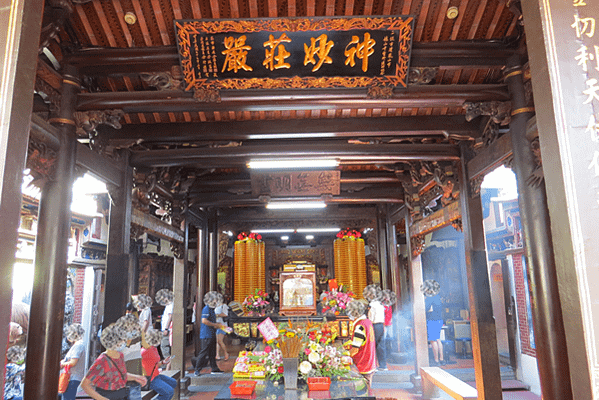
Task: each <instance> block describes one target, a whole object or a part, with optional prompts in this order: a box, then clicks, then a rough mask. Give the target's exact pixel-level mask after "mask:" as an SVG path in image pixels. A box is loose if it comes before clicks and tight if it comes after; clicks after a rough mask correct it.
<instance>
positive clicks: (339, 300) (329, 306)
mask: <svg viewBox="0 0 599 400" xmlns="http://www.w3.org/2000/svg"><path fill="white" fill-rule="evenodd" d="M355 297H356V295H355V294H354V293H353V292H352V291H351V290H347V288H346V287H345V286H343V285H340V286H339V288H337V289H331V290H330V291H328V292H322V295H321V299H320V301H321V303H322V312H323V314H333V315H339V314H341V313H343V312H344V311H345V308H346V307H347V303H349V302H350V301H351V300H352V299H353V298H355Z"/></svg>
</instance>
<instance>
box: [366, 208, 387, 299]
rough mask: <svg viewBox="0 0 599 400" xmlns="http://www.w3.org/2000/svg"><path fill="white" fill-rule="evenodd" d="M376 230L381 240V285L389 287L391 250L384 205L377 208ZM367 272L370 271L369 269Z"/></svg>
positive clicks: (379, 255) (379, 240)
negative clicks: (389, 249)
mask: <svg viewBox="0 0 599 400" xmlns="http://www.w3.org/2000/svg"><path fill="white" fill-rule="evenodd" d="M376 231H377V237H378V242H379V246H378V248H379V254H378V259H379V268H380V271H381V287H382V288H383V289H387V288H388V287H389V283H388V282H387V279H388V278H389V262H388V260H389V251H388V247H387V213H386V209H385V208H384V207H382V206H377V208H376ZM367 273H369V272H368V271H367Z"/></svg>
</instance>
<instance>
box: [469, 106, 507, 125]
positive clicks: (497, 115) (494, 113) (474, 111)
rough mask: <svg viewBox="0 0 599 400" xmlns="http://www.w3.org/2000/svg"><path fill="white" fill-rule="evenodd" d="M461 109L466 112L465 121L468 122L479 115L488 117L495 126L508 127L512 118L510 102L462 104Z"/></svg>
mask: <svg viewBox="0 0 599 400" xmlns="http://www.w3.org/2000/svg"><path fill="white" fill-rule="evenodd" d="M462 108H463V109H464V110H466V121H468V122H470V121H472V120H473V119H474V118H476V117H478V116H480V115H489V116H490V117H491V119H492V120H493V122H495V123H496V124H499V125H508V124H509V123H510V120H511V118H512V117H511V112H512V102H510V101H503V102H501V101H490V102H484V103H464V105H463V107H462Z"/></svg>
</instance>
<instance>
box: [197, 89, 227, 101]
mask: <svg viewBox="0 0 599 400" xmlns="http://www.w3.org/2000/svg"><path fill="white" fill-rule="evenodd" d="M193 98H194V99H196V101H198V102H201V103H220V102H221V98H220V91H219V90H216V89H194V90H193Z"/></svg>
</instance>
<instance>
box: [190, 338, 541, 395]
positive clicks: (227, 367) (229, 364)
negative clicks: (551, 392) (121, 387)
mask: <svg viewBox="0 0 599 400" xmlns="http://www.w3.org/2000/svg"><path fill="white" fill-rule="evenodd" d="M241 350H243V347H242V346H229V354H230V357H229V360H228V361H224V360H219V361H217V364H218V366H219V368H220V369H221V370H223V371H225V372H232V370H233V365H234V363H235V358H236V357H235V356H234V355H236V354H238V353H239V351H241ZM188 354H189V357H187V360H188V361H187V367H188V369H187V371H188V372H191V373H193V369H192V367H191V361H190V358H191V355H193V348H191V347H190V348H189V349H188ZM452 360H454V361H456V363H455V364H449V365H446V366H444V367H443V368H445V369H453V368H473V367H474V363H473V361H472V359H454V358H452ZM413 368H414V367H413V365H391V364H390V365H389V373H390V374H393V371H398V372H399V371H402V372H404V373H405V375H408V376H409V374H410V371H412V370H413ZM202 372H203V373H209V372H210V368H205V369H204V370H203V371H202ZM383 373H384V372H383ZM206 382H207V383H208V382H209V381H206ZM374 386H376V385H374ZM378 386H379V387H380V386H385V385H384V384H383V385H378ZM397 386H399V387H403V386H405V387H406V388H405V389H402V388H397V387H396V388H392V389H377V388H374V389H372V388H371V389H370V393H371V395H372V396H375V397H377V399H385V398H389V399H396V400H412V399H422V396H421V395H420V394H415V393H412V392H411V391H410V389H411V384H409V383H408V382H403V384H398V385H397ZM214 388H215V387H214V386H211V387H205V389H214ZM217 393H218V390H216V391H210V392H195V393H193V392H190V393H188V394H187V397H183V396H182V397H181V399H186V400H212V399H214V397H215V396H216V394H217ZM503 398H504V399H505V400H541V397H539V396H537V395H535V394H533V393H531V392H527V391H504V392H503Z"/></svg>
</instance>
